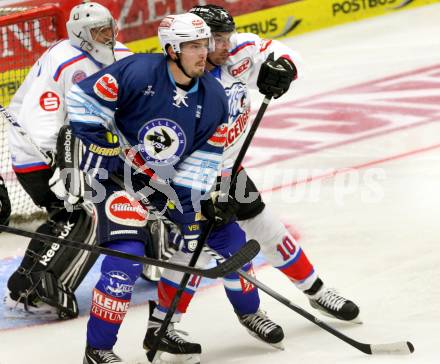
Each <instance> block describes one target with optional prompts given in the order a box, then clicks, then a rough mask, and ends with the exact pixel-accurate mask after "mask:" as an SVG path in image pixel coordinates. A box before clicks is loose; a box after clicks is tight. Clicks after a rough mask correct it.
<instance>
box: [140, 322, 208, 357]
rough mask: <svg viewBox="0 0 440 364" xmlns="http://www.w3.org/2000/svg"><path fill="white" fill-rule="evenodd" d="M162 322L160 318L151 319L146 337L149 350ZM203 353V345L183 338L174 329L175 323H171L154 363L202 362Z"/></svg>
mask: <svg viewBox="0 0 440 364" xmlns="http://www.w3.org/2000/svg"><path fill="white" fill-rule="evenodd" d="M161 323H162V321H160V320H157V319H154V318H151V319H150V321H149V323H148V329H147V333H146V334H145V338H144V349H145V350H147V351H148V350H150V349H151V348H152V347H153V344H154V342H155V340H156V337H157V334H158V332H159V330H160V325H161ZM201 353H202V347H201V346H200V344H197V343H191V342H188V341H186V340H185V339H183V338H182V337H181V336H179V334H178V333H177V331H176V330H175V329H174V324H173V323H171V324H170V325H169V326H168V328H167V331H166V333H165V336H164V337H163V338H162V340H161V342H160V344H159V347H158V350H157V353H156V356H155V359H154V361H153V363H154V364H159V363H185V364H198V363H200V354H201Z"/></svg>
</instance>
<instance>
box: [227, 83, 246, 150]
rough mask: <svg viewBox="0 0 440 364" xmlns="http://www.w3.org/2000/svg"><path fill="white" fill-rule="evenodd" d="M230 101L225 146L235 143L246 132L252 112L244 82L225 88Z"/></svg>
mask: <svg viewBox="0 0 440 364" xmlns="http://www.w3.org/2000/svg"><path fill="white" fill-rule="evenodd" d="M225 92H226V96H227V97H228V103H229V128H228V133H227V138H226V145H225V147H226V148H227V147H229V146H230V145H232V144H234V143H235V142H236V141H237V140H238V139H239V138H240V136H241V135H242V134H243V132H245V130H246V128H247V125H248V121H249V114H250V100H249V96H248V90H247V87H246V85H245V84H244V83H242V82H235V83H233V84H232V85H231V86H230V87H227V88H225Z"/></svg>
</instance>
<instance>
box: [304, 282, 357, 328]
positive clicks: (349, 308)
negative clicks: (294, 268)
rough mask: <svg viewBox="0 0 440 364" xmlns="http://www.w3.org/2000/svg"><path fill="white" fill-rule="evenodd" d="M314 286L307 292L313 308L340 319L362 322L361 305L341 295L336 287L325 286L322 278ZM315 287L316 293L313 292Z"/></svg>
mask: <svg viewBox="0 0 440 364" xmlns="http://www.w3.org/2000/svg"><path fill="white" fill-rule="evenodd" d="M313 286H315V287H313ZM313 286H312V288H311V289H309V290H308V291H306V292H305V293H306V294H307V295H308V297H309V301H310V305H311V306H312V307H313V308H315V309H317V310H319V311H321V312H322V313H323V314H324V315H326V316H329V317H333V318H337V319H338V320H342V321H351V322H353V323H362V322H361V320H360V319H359V307H358V306H357V305H356V304H355V303H354V302H352V301H350V300H347V299H346V298H344V297H342V296H341V295H339V294H338V292H337V291H336V290H335V289H333V288H327V287H325V286H324V284H323V283H322V281H321V280H320V279H318V280H317V281H316V282H315V283H314V284H313ZM316 286H317V287H318V288H317V289H316ZM314 288H315V292H316V293H313V289H314Z"/></svg>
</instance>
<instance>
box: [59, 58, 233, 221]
mask: <svg viewBox="0 0 440 364" xmlns="http://www.w3.org/2000/svg"><path fill="white" fill-rule="evenodd" d="M67 112H68V118H69V119H70V124H71V126H72V128H73V131H74V134H75V135H76V136H78V137H79V138H80V139H82V140H88V138H93V136H92V134H91V133H93V134H94V133H97V132H98V133H99V132H102V129H103V128H105V129H107V130H110V131H112V132H114V133H117V134H118V135H119V139H120V141H121V145H122V146H123V147H124V146H138V147H137V148H138V150H139V152H140V155H141V156H142V159H143V161H144V162H145V163H146V165H147V166H148V167H149V168H151V169H153V170H154V171H155V172H156V174H157V175H159V177H161V179H164V180H167V181H169V183H170V185H171V186H172V187H173V189H174V191H175V192H176V194H177V196H178V198H179V201H178V202H180V205H181V206H182V208H183V212H184V213H186V212H194V208H193V202H194V201H192V198H191V196H192V193H191V192H192V191H193V196H194V190H195V191H200V192H202V193H203V192H205V191H208V190H209V189H210V188H211V187H212V185H213V184H214V182H215V178H216V176H217V174H218V172H219V170H220V169H221V162H222V153H223V148H224V144H225V142H226V133H227V121H228V105H227V99H226V95H225V92H224V90H223V88H222V86H221V85H220V83H219V82H218V81H217V80H216V79H215V78H214V77H213V76H212V75H210V74H208V73H205V74H204V75H203V76H202V77H200V78H199V79H197V82H196V83H195V84H194V86H193V87H192V88H191V90H189V91H187V92H186V91H184V90H182V89H181V88H179V87H177V86H176V83H175V81H174V79H173V76H172V74H171V72H170V70H169V69H168V64H167V60H166V59H165V57H164V56H163V55H160V54H135V55H132V56H129V57H127V58H125V59H123V60H121V61H119V62H116V63H114V64H113V65H111V66H109V67H107V68H105V69H103V70H102V71H100V72H98V73H96V74H94V75H93V76H91V77H88V78H87V79H85V80H83V81H82V82H80V83H79V84H77V85H75V86H74V87H72V89H71V91H70V92H69V94H68V95H67ZM95 135H96V134H95ZM196 195H197V194H196ZM199 195H200V194H199ZM195 205H196V206H197V203H196V204H195Z"/></svg>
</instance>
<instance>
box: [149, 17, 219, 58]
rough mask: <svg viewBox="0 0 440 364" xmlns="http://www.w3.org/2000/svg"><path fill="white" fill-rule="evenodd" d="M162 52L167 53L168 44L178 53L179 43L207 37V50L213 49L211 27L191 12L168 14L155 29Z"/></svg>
mask: <svg viewBox="0 0 440 364" xmlns="http://www.w3.org/2000/svg"><path fill="white" fill-rule="evenodd" d="M157 34H158V36H159V41H160V45H161V47H162V50H163V53H164V54H165V55H167V51H166V49H167V46H168V45H170V46H171V47H172V48H173V50H174V52H176V53H180V51H181V50H180V45H181V44H182V43H184V42H191V41H194V40H199V39H208V41H209V43H208V44H209V52H212V51H214V49H215V44H214V39H213V37H212V35H211V29H210V28H209V27H208V25H207V24H206V23H205V21H204V20H203V19H202V18H201V17H199V16H197V15H195V14H191V13H185V14H178V15H169V16H167V17H166V18H164V19H163V20H162V21H161V23H160V24H159V28H158V31H157Z"/></svg>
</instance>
